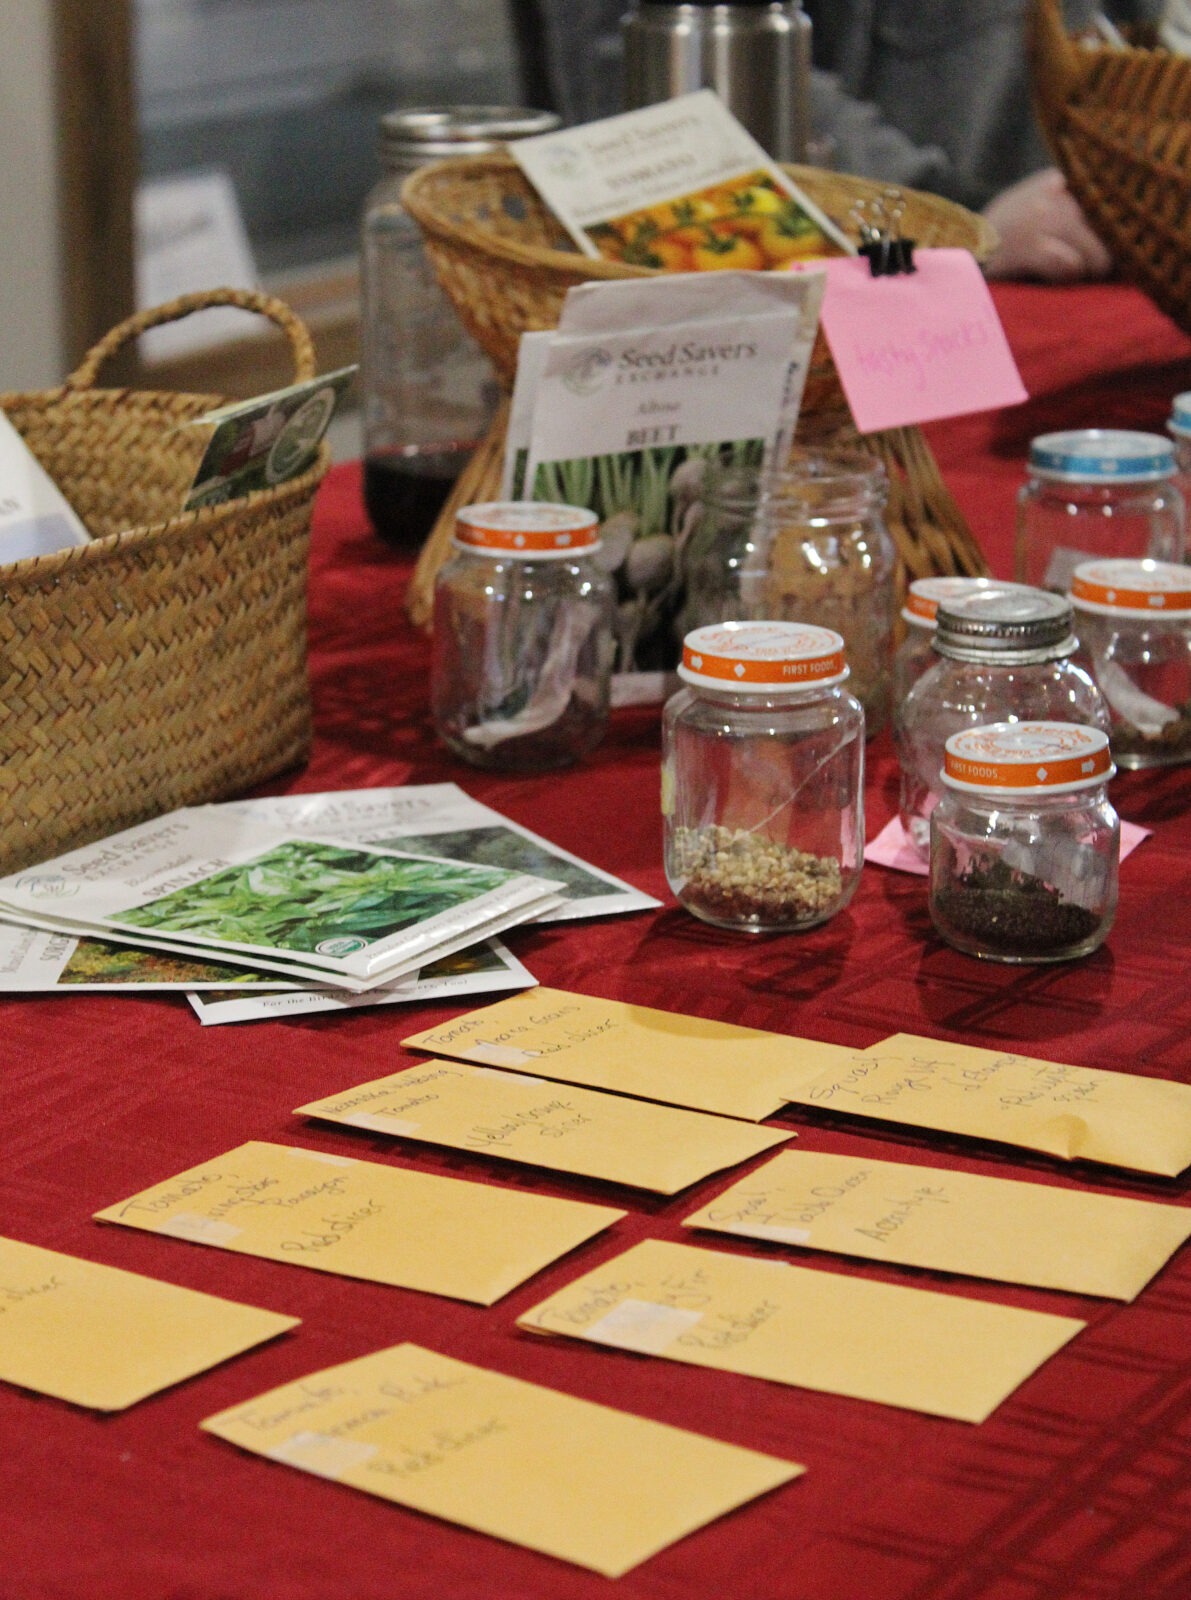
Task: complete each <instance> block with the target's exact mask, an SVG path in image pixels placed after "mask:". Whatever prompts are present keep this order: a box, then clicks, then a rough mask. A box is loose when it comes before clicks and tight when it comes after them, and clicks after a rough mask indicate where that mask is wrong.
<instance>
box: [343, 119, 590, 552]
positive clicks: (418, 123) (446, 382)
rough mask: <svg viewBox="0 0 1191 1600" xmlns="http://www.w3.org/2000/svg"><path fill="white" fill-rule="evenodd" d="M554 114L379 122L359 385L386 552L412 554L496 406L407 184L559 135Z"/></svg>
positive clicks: (373, 513) (368, 499)
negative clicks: (432, 166)
mask: <svg viewBox="0 0 1191 1600" xmlns="http://www.w3.org/2000/svg"><path fill="white" fill-rule="evenodd" d="M558 120H559V119H558V118H557V117H556V116H555V115H554V113H553V112H549V111H527V110H521V109H519V108H516V107H509V106H442V107H428V108H425V109H421V110H411V111H391V112H390V113H389V114H388V115H387V116H385V117H382V118H381V124H380V157H381V164H382V166H383V168H384V175H383V177H382V178H381V180H380V182H379V183H378V184H377V185H376V187H375V188H374V189H373V190H372V193H371V194H370V195H369V197H368V200H367V203H366V205H365V210H364V227H363V239H362V242H361V253H360V366H361V373H360V385H361V393H362V396H363V409H364V441H363V442H364V499H365V503H366V505H367V509H368V516H369V520H370V521H371V523H372V526H373V528H374V529H375V531H376V532H377V533H378V534H379V535H380V536H381V538H382V539H384V540H385V541H386V542H387V543H389V544H393V545H396V546H398V547H400V548H402V549H406V550H416V549H417V548H418V547H419V546H420V545H421V543H422V541H423V540H424V539H425V537H426V535H427V534H428V533H429V532H430V529H431V528H432V527H433V525H434V522H435V520H436V518H437V517H438V514H439V512H440V510H441V509H442V506H443V503H444V502H445V500H446V498H447V495H448V494H449V493H450V491H451V486H452V485H453V484H454V482H455V479H456V478H457V477H458V476H459V473H460V472H461V471H462V469H463V467H464V465H465V464H466V462H467V460H468V457H469V456H470V455H471V453H472V451H473V450H474V449H475V448H476V446H477V444H478V443H479V442H480V440H481V439H482V438H483V436H484V434H485V433H486V432H487V431H488V427H489V424H490V423H491V421H492V416H493V413H494V412H495V409H496V404H497V401H498V399H499V397H500V391H499V386H498V384H497V381H496V374H495V372H494V371H493V368H492V364H491V362H490V361H489V360H488V357H487V356H486V355H485V354H484V352H483V351H482V350H481V349H480V347H479V345H478V344H477V343H476V342H475V340H474V339H473V338H472V337H471V335H470V334H469V333H468V332H467V330H466V329H465V328H464V326H463V324H462V322H460V320H459V317H458V315H457V314H456V311H455V308H454V306H453V305H452V304H451V302H450V300H449V298H448V297H447V295H446V294H445V293H444V291H443V290H442V289H441V288H440V287H439V285H438V281H437V280H436V278H435V276H434V273H433V271H432V269H431V266H430V262H429V261H428V259H427V257H426V253H425V250H424V249H423V245H422V235H421V231H420V230H419V228H418V225H417V223H416V222H415V221H414V219H413V218H412V217H411V216H410V215H409V213H408V212H407V211H406V210H405V208H404V207H403V206H402V204H401V186H402V184H403V183H404V182H405V180H406V178H407V177H409V175H410V174H411V173H413V172H416V171H417V169H418V168H419V167H421V166H424V165H425V164H426V163H427V162H430V161H439V160H442V159H443V158H444V157H447V156H473V155H483V154H486V153H487V152H489V151H492V150H498V149H500V148H501V146H502V145H504V144H506V143H508V141H509V140H510V139H520V138H524V137H526V136H527V135H528V134H535V133H548V132H549V131H550V130H551V129H552V128H556V127H557V126H558Z"/></svg>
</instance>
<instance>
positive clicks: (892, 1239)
mask: <svg viewBox="0 0 1191 1600" xmlns="http://www.w3.org/2000/svg"><path fill="white" fill-rule="evenodd" d="M683 1226H684V1227H687V1228H710V1229H713V1230H715V1231H717V1232H720V1233H734V1234H738V1235H742V1236H743V1237H745V1238H749V1239H765V1240H772V1241H773V1242H774V1243H777V1244H790V1245H799V1246H802V1247H803V1248H805V1249H808V1250H834V1251H838V1252H839V1253H840V1254H841V1255H848V1256H866V1257H868V1258H869V1259H871V1260H874V1261H895V1262H899V1263H900V1264H902V1265H903V1266H910V1267H929V1268H933V1269H934V1270H935V1271H938V1272H961V1273H966V1274H969V1275H971V1276H975V1277H978V1278H996V1279H999V1280H1001V1281H1002V1282H1004V1283H1027V1284H1033V1285H1035V1286H1037V1287H1039V1288H1044V1289H1068V1290H1071V1291H1072V1292H1073V1293H1075V1294H1099V1295H1107V1296H1108V1297H1109V1298H1110V1299H1115V1300H1132V1299H1133V1297H1134V1296H1135V1295H1137V1294H1139V1293H1140V1292H1141V1290H1142V1289H1143V1288H1144V1287H1145V1285H1146V1284H1147V1283H1148V1282H1149V1281H1150V1279H1151V1278H1152V1277H1153V1276H1154V1274H1155V1273H1156V1272H1157V1271H1158V1270H1159V1268H1160V1267H1162V1266H1164V1265H1165V1263H1166V1262H1167V1261H1169V1259H1170V1257H1171V1256H1172V1255H1173V1254H1174V1252H1175V1251H1176V1250H1177V1249H1178V1248H1179V1246H1180V1245H1181V1244H1184V1243H1185V1242H1186V1240H1187V1239H1188V1238H1191V1209H1187V1208H1183V1207H1179V1206H1163V1205H1156V1204H1154V1203H1153V1202H1152V1201H1149V1200H1123V1199H1119V1198H1118V1197H1117V1196H1116V1195H1104V1194H1085V1193H1082V1192H1080V1191H1078V1190H1074V1189H1056V1188H1053V1187H1052V1186H1051V1185H1049V1184H1041V1183H1019V1182H1017V1181H1015V1180H1014V1179H1011V1178H985V1177H981V1176H979V1175H978V1174H975V1173H969V1172H953V1171H951V1170H949V1169H948V1168H945V1167H918V1166H910V1165H908V1164H904V1163H902V1162H900V1161H868V1160H861V1159H859V1158H857V1157H855V1156H835V1155H823V1154H820V1153H818V1152H816V1151H806V1152H802V1151H800V1152H798V1154H795V1153H794V1152H793V1151H790V1152H783V1153H782V1154H781V1155H778V1156H775V1157H774V1159H773V1160H772V1161H767V1162H766V1163H765V1165H764V1166H763V1167H760V1168H759V1169H758V1170H757V1171H756V1172H754V1173H752V1174H750V1175H749V1176H748V1177H747V1178H743V1179H741V1181H740V1182H739V1183H736V1184H733V1186H732V1187H731V1188H730V1189H726V1190H725V1191H724V1193H723V1194H721V1195H718V1196H717V1197H716V1198H715V1199H714V1200H713V1201H712V1202H711V1204H710V1205H706V1206H704V1207H703V1208H702V1210H700V1211H696V1212H694V1213H693V1214H692V1215H691V1216H689V1217H686V1218H684V1219H683Z"/></svg>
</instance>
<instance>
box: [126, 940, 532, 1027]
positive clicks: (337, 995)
mask: <svg viewBox="0 0 1191 1600" xmlns="http://www.w3.org/2000/svg"><path fill="white" fill-rule="evenodd" d="M113 948H115V947H113ZM248 976H249V978H250V980H252V981H250V982H248V983H246V984H243V985H241V988H240V990H239V991H236V990H232V991H230V992H229V990H227V989H226V988H218V989H215V990H214V991H213V992H204V991H202V990H195V991H194V992H192V993H190V994H188V996H187V998H188V999H189V1001H190V1005H191V1009H192V1010H193V1011H194V1013H195V1015H196V1016H197V1017H198V1019H199V1021H200V1022H201V1023H202V1024H203V1026H204V1027H211V1026H216V1025H218V1024H220V1023H225V1022H258V1021H262V1020H264V1019H265V1018H270V1017H272V1018H276V1017H298V1016H307V1015H309V1014H310V1013H311V1012H313V1011H356V1010H359V1008H360V1007H362V1006H404V1005H411V1004H412V1003H414V1002H415V1001H422V1002H428V1001H431V1000H441V999H444V998H446V997H448V996H450V997H454V996H455V995H460V994H489V993H491V992H493V991H494V990H499V989H532V988H533V986H534V985H535V984H536V983H537V981H538V980H537V979H536V978H535V977H534V975H533V974H532V973H531V972H530V971H529V970H528V969H527V968H526V967H524V966H523V965H522V963H521V962H520V961H518V960H517V957H516V956H515V955H513V953H512V952H511V951H510V950H506V949H505V947H504V945H503V944H501V942H500V940H499V939H485V940H484V941H483V943H482V944H473V945H470V946H469V947H468V948H467V949H466V950H460V951H458V952H457V953H456V954H455V955H453V956H445V957H444V958H443V960H441V961H434V962H432V963H431V964H430V966H428V967H421V968H419V970H418V971H417V972H411V973H410V974H409V976H408V977H405V978H397V979H395V980H394V981H393V982H392V983H382V984H381V985H380V986H379V987H378V988H376V989H369V990H367V991H366V992H365V993H364V994H344V993H343V991H342V990H335V989H285V988H281V986H280V985H275V984H274V983H273V981H272V980H270V981H268V982H258V981H256V979H257V974H255V973H250V974H248ZM275 988H281V992H280V993H275V992H272V991H273V990H274V989H275ZM244 990H247V991H248V992H247V993H245V992H244Z"/></svg>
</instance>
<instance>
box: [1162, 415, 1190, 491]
mask: <svg viewBox="0 0 1191 1600" xmlns="http://www.w3.org/2000/svg"><path fill="white" fill-rule="evenodd" d="M1166 431H1167V433H1169V434H1170V436H1171V438H1172V439H1173V440H1174V463H1175V474H1176V476H1175V482H1176V483H1177V484H1178V487H1179V493H1180V494H1181V495H1182V497H1183V505H1184V509H1185V508H1186V505H1187V502H1188V498H1189V497H1191V392H1188V393H1186V394H1176V395H1175V397H1174V399H1173V400H1172V401H1171V405H1170V420H1169V422H1168V423H1167V424H1166Z"/></svg>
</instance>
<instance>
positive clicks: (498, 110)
mask: <svg viewBox="0 0 1191 1600" xmlns="http://www.w3.org/2000/svg"><path fill="white" fill-rule="evenodd" d="M559 122H560V119H559V118H558V117H557V116H556V115H555V114H554V112H553V111H534V110H532V109H530V108H529V107H527V106H415V107H413V108H412V109H410V110H408V111H390V112H387V113H386V115H385V116H383V117H382V118H381V119H380V150H381V158H382V160H384V161H386V162H390V161H391V162H394V163H402V162H409V161H415V162H417V163H418V164H419V165H420V164H421V163H422V162H428V161H440V160H444V159H445V158H446V157H447V156H482V155H488V154H489V153H490V152H492V151H493V150H499V148H500V147H501V145H502V144H507V143H508V141H509V140H510V139H527V138H529V137H531V136H532V135H534V134H538V133H552V132H553V130H554V129H555V128H557V127H558V126H559Z"/></svg>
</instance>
